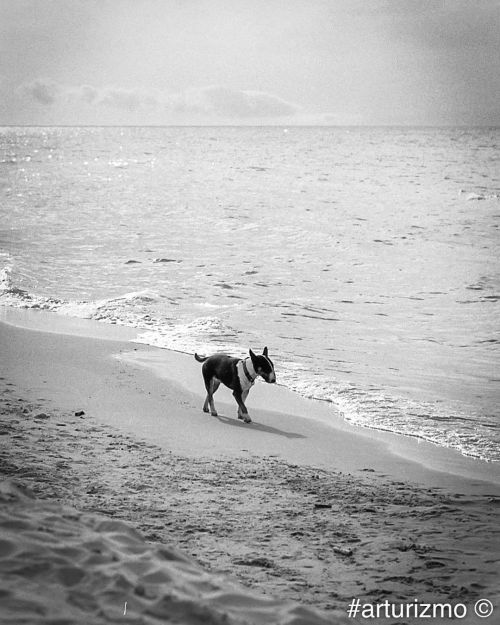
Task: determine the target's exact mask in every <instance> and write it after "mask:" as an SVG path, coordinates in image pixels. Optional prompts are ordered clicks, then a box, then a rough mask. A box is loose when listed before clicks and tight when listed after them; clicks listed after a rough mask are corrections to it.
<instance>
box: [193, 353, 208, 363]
mask: <svg viewBox="0 0 500 625" xmlns="http://www.w3.org/2000/svg"><path fill="white" fill-rule="evenodd" d="M194 357H195V358H196V360H197V361H198V362H205V360H206V359H207V358H208V356H198V354H195V355H194Z"/></svg>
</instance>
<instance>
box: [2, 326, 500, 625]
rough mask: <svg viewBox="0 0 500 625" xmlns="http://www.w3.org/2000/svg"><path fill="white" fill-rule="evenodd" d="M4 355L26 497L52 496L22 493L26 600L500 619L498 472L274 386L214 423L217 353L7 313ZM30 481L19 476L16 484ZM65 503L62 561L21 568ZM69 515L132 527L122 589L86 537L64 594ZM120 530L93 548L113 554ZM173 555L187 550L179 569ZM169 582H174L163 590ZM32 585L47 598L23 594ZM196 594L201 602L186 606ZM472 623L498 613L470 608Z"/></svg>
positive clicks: (6, 398)
mask: <svg viewBox="0 0 500 625" xmlns="http://www.w3.org/2000/svg"><path fill="white" fill-rule="evenodd" d="M28 316H29V315H28ZM38 318H39V319H41V317H38ZM56 321H57V320H56ZM71 323H72V322H71ZM84 325H85V324H84ZM100 331H101V330H99V332H100ZM118 332H119V331H118ZM0 351H1V352H2V355H3V360H2V362H1V363H0V378H1V379H0V409H1V413H2V431H1V434H2V436H0V452H1V454H0V461H1V462H0V474H1V475H2V478H3V479H4V480H7V482H4V485H5V484H7V486H5V488H7V493H11V491H12V488H14V490H16V489H18V488H19V487H21V489H22V488H24V487H26V488H28V489H30V490H31V491H32V492H33V493H34V494H35V496H36V497H37V500H35V501H34V502H33V501H32V500H31V499H30V498H29V501H26V500H24V499H23V498H22V497H21V498H20V497H18V496H17V495H15V494H14V495H12V496H11V495H10V494H9V495H8V497H7V500H6V502H7V504H8V506H6V507H5V510H6V512H5V514H6V515H7V518H6V521H5V522H6V523H7V525H6V527H7V526H9V527H11V526H12V523H14V521H15V523H14V525H15V524H16V523H17V524H19V523H20V521H19V519H24V520H23V523H24V524H25V526H22V524H21V525H19V529H20V532H19V533H18V534H19V538H16V537H15V535H14V536H13V537H11V538H9V540H10V541H11V542H9V543H8V544H7V545H5V544H4V545H3V548H4V552H3V554H4V560H3V562H4V563H5V562H6V563H7V564H6V565H4V567H3V568H2V567H1V566H0V578H1V579H2V581H3V582H5V584H4V585H5V587H6V588H8V589H9V591H8V592H11V593H12V597H11V596H10V595H9V597H11V599H12V601H13V604H12V605H13V606H14V608H13V609H14V611H15V610H17V611H18V612H19V611H22V610H23V609H26V610H28V607H26V606H27V605H28V603H29V601H31V602H33V600H34V599H33V597H36V598H37V601H39V610H42V611H44V613H46V614H49V611H50V609H52V608H51V607H50V605H51V597H52V596H53V593H54V592H57V593H59V594H60V593H61V592H62V595H61V598H60V602H61V604H60V606H61V607H60V611H59V612H58V614H57V615H58V616H61V615H62V614H64V615H66V614H67V613H68V614H70V616H71V618H74V615H75V609H76V608H75V606H74V605H73V604H72V603H71V601H72V599H71V597H73V596H74V593H77V594H78V593H79V595H78V596H84V595H85V596H88V597H91V595H92V592H94V593H95V595H96V596H95V597H94V598H93V603H92V606H93V607H92V609H94V610H96V611H97V612H98V613H99V614H100V615H102V614H106V615H107V616H106V618H108V617H109V619H110V620H106V619H104V618H103V619H102V620H99V619H97V618H94V617H90V616H89V614H87V615H86V616H87V621H85V622H96V623H101V622H102V623H107V622H111V621H112V622H116V618H118V617H119V614H120V613H121V614H122V613H123V612H120V613H118V612H117V609H118V608H117V606H119V609H120V610H121V611H123V603H124V601H129V602H130V610H131V614H133V615H134V616H136V617H137V618H143V621H138V622H144V623H148V624H149V622H150V621H149V620H148V618H149V617H148V616H147V615H148V614H150V612H148V611H150V610H151V609H152V608H151V602H152V601H153V598H152V597H153V595H154V602H156V603H155V604H154V605H155V606H156V607H155V608H154V609H155V610H159V609H160V608H159V607H158V606H159V605H160V604H161V606H162V607H161V609H162V610H163V612H162V615H163V618H165V616H168V615H170V614H172V612H171V610H174V609H175V610H181V614H182V617H180V618H181V619H182V618H184V620H185V621H186V622H193V623H195V622H198V621H196V620H195V619H194V617H193V614H197V615H199V614H201V613H202V612H200V610H205V612H203V613H204V614H208V612H206V611H207V610H209V609H210V610H215V611H216V612H217V610H222V611H223V613H224V614H225V615H226V616H224V617H220V618H221V620H220V621H219V620H217V618H219V616H217V617H215V616H214V617H213V621H210V622H214V623H217V624H218V623H219V622H220V623H221V625H222V623H229V624H230V625H232V624H233V623H234V624H235V625H236V624H239V623H250V624H255V625H261V624H262V625H264V623H272V624H273V625H278V624H281V623H283V624H285V623H286V624H287V625H289V624H290V625H312V624H313V623H316V622H317V623H325V624H326V623H332V624H333V623H344V622H347V621H346V620H345V614H346V610H347V606H348V604H349V602H350V600H352V599H353V598H355V597H360V598H361V599H362V600H363V601H364V602H367V603H377V602H382V601H384V600H389V601H394V602H406V603H408V602H409V603H411V602H413V601H414V600H415V598H418V600H419V601H421V602H424V601H426V602H437V603H443V602H451V603H452V604H456V603H463V604H464V605H467V606H469V607H470V609H471V610H472V606H473V605H474V603H475V601H476V600H478V599H479V598H487V599H489V600H491V601H492V602H493V604H494V605H495V610H500V597H499V595H498V575H499V572H500V487H498V486H497V485H495V484H494V483H493V482H488V481H485V480H484V479H483V480H480V479H478V478H477V476H474V475H469V476H468V477H464V476H460V475H457V474H454V473H450V472H444V471H437V470H435V469H431V468H429V467H428V466H425V464H423V463H422V461H420V462H416V461H413V460H409V459H406V458H404V457H402V456H401V455H400V454H399V453H396V450H397V446H395V443H394V444H392V445H391V444H390V443H389V442H388V440H389V439H390V438H391V436H389V437H388V436H386V435H385V433H374V432H372V431H367V432H366V433H364V432H361V433H360V432H359V431H355V430H357V428H354V427H353V426H349V424H346V423H345V422H342V421H341V419H340V417H339V419H338V427H333V426H332V425H331V424H330V423H328V424H325V423H324V422H323V421H322V419H323V418H324V416H325V414H331V413H330V411H328V410H327V407H325V406H321V405H315V403H314V402H311V401H310V400H303V399H301V398H298V397H296V396H294V394H292V393H290V392H288V391H286V389H283V388H281V389H280V388H274V385H273V387H271V386H266V385H264V384H262V385H257V386H256V388H255V389H254V390H253V391H252V393H253V395H251V396H250V398H249V402H248V405H249V409H250V411H251V414H252V417H253V418H254V423H253V425H251V426H250V427H249V426H247V425H245V424H242V423H241V422H239V421H238V420H237V419H236V415H235V413H236V409H235V407H234V406H233V405H232V403H229V404H226V403H225V401H224V398H223V396H222V395H221V398H220V399H219V400H218V401H217V399H216V402H217V405H218V406H219V408H220V412H221V414H222V416H220V417H219V418H214V417H211V416H209V415H206V414H205V413H203V412H202V411H201V403H202V388H201V386H202V383H201V376H200V371H199V364H198V363H196V362H195V361H194V358H192V357H191V356H188V355H186V354H180V353H177V352H168V351H167V350H160V349H157V348H151V347H149V346H144V345H141V344H134V343H130V342H129V341H116V340H103V337H99V338H88V337H85V336H74V335H71V334H70V333H67V334H61V333H56V332H54V333H50V332H46V331H41V330H40V329H38V330H32V329H31V330H28V329H26V328H19V327H15V326H14V325H9V324H6V323H4V322H0ZM168 372H170V373H171V375H170V376H169V375H167V373H168ZM159 374H160V375H159ZM196 380H197V382H195V381H196ZM181 381H182V383H181ZM196 383H197V384H198V385H199V386H194V385H195V384H196ZM191 385H193V386H191ZM261 391H262V394H261ZM230 399H231V401H232V398H230ZM276 405H277V406H278V407H280V408H281V410H282V412H278V411H275V410H274V409H275V408H276ZM306 407H307V411H308V412H307V414H308V416H307V417H304V416H301V415H303V414H304V410H306ZM316 410H320V411H321V414H320V413H319V412H318V413H316ZM311 411H314V412H315V415H314V416H315V418H311V415H310V412H311ZM322 411H326V412H322ZM82 413H83V414H82ZM353 430H354V431H353ZM374 434H375V435H374ZM394 438H401V437H394ZM410 442H414V443H415V449H416V451H417V452H419V453H420V452H421V450H422V446H421V445H418V444H417V443H416V442H415V441H410ZM429 447H431V446H430V445H429ZM426 453H427V452H426ZM424 458H425V456H424ZM465 460H467V459H465ZM465 464H466V465H467V464H468V463H467V462H466V463H465ZM472 464H476V463H472ZM484 464H486V463H484ZM486 468H488V467H486ZM12 479H13V480H14V481H15V483H18V486H16V485H15V484H14V486H13V487H12V486H9V483H10V481H11V480H12ZM9 488H10V489H11V490H9ZM16 492H17V491H16ZM47 506H48V507H47ZM60 506H70V507H71V508H70V511H69V512H68V511H67V509H66V508H60ZM65 510H66V511H65ZM49 513H50V515H51V517H50V518H52V519H56V518H60V519H61V523H59V521H58V522H57V523H55V524H54V523H53V527H51V528H50V530H49V529H46V530H44V531H45V532H46V533H47V532H49V531H50V532H52V533H51V534H50V536H51V544H53V545H54V547H53V549H54V553H52V552H51V553H49V554H48V555H46V560H45V561H44V562H45V564H44V566H45V568H44V569H43V570H42V569H39V568H37V567H36V566H32V567H26V566H24V567H21V566H20V565H19V562H18V560H15V558H16V557H18V556H16V554H17V553H19V552H20V551H19V550H21V549H22V548H24V547H21V546H20V544H18V543H17V542H16V540H20V541H23V540H24V539H23V535H24V534H23V532H24V531H25V530H26V533H27V534H26V535H27V536H28V537H29V540H28V543H29V544H31V543H30V541H31V539H32V538H33V534H34V532H36V531H40V530H39V529H37V528H39V526H43V523H42V520H43V519H46V518H47V517H46V515H47V514H49ZM89 514H91V515H93V516H92V519H94V520H92V521H87V520H86V519H87V516H86V515H89ZM68 515H69V516H68ZM96 515H97V516H96ZM13 519H14V520H13ZM96 519H98V520H96ZM69 521H71V522H73V521H74V522H75V523H76V524H77V526H78V527H80V526H82V527H83V528H84V530H85V531H87V530H86V529H85V528H87V527H88V523H91V525H92V524H93V525H92V527H95V524H96V523H97V526H98V527H101V523H104V527H106V528H109V527H110V526H109V525H106V523H109V522H111V521H112V522H113V523H117V525H114V526H113V527H114V530H112V532H111V533H112V534H113V535H112V536H111V538H110V540H111V541H112V543H113V545H114V547H113V549H115V551H114V552H113V553H114V556H113V557H115V561H114V562H115V564H114V565H113V567H114V568H113V569H112V570H108V569H106V575H107V576H108V577H107V579H108V578H109V579H111V580H113V582H112V583H113V584H114V586H113V589H114V590H113V592H112V593H111V594H110V592H108V591H106V592H102V593H101V588H100V586H99V583H98V582H96V579H97V577H96V576H98V575H100V574H101V573H102V571H101V569H100V568H99V567H98V569H95V567H94V568H93V565H92V566H90V565H89V564H88V563H89V561H91V560H92V562H93V561H94V559H95V555H92V553H91V552H90V551H89V544H95V543H93V542H92V541H90V542H89V541H88V540H87V542H85V543H84V544H81V543H78V545H77V552H78V554H79V555H78V558H80V559H79V560H78V562H79V564H78V567H79V572H78V573H77V572H75V571H74V567H75V566H76V565H75V564H74V562H73V561H71V562H70V561H68V562H66V561H65V562H66V563H65V564H64V567H63V569H64V571H66V572H67V570H68V567H70V568H71V571H72V573H71V575H70V577H71V579H72V580H74V585H73V586H71V587H68V588H67V589H65V584H64V583H63V584H62V585H61V581H60V580H61V575H63V578H64V575H65V574H64V573H59V572H57V571H59V569H58V568H57V567H58V566H60V564H58V563H59V562H60V559H61V549H63V548H66V547H64V545H65V544H66V543H65V541H67V538H65V536H67V534H65V533H64V532H66V531H71V532H74V533H75V535H76V534H78V531H79V530H78V529H77V527H76V526H73V525H72V526H71V528H72V529H71V528H69V529H68V527H66V526H64V527H62V526H61V527H60V525H61V524H64V523H66V522H69ZM9 524H10V525H9ZM78 524H80V525H78ZM16 527H17V526H16ZM44 527H45V526H44ZM58 532H59V533H58ZM137 532H139V533H140V534H137ZM72 535H73V534H72ZM9 536H10V534H9ZM43 536H46V535H45V534H44V535H42V536H41V538H42V539H43ZM108 538H109V537H108V536H107V534H106V536H104V538H103V537H102V536H99V537H98V538H96V537H95V536H94V538H93V539H92V540H99V541H104V543H105V544H106V545H108V542H107V541H108ZM117 541H118V542H117ZM49 542H50V541H49ZM104 543H103V544H104ZM37 544H38V543H37ZM99 544H101V543H99ZM117 544H119V550H118V552H116V548H117V547H116V545H117ZM165 545H167V547H165ZM66 546H67V545H66ZM36 548H37V549H38V548H39V547H38V546H37V547H36ZM75 548H76V547H75ZM103 548H104V547H103ZM107 548H108V547H106V549H107ZM51 549H52V547H51ZM127 549H130V550H131V552H130V553H128V552H127ZM156 549H160V550H161V549H163V550H165V549H166V550H167V552H168V553H169V554H170V555H169V556H168V558H169V559H170V561H172V568H168V570H167V571H166V572H165V569H164V566H165V563H164V562H163V561H162V562H160V561H159V559H158V556H157V555H155V553H156V554H157V553H158V552H157V551H155V550H156ZM134 550H136V551H135V553H142V554H143V556H141V558H142V557H143V559H144V563H143V564H141V565H140V566H139V565H138V564H131V563H130V561H129V557H132V556H131V554H132V555H133V553H134ZM178 550H180V552H179V551H178ZM11 551H13V552H14V555H12V554H11ZM36 553H38V552H37V551H36V552H35V555H33V553H29V554H25V555H24V556H23V558H24V561H25V562H26V561H27V560H28V558H31V559H32V560H36V559H37V558H38V557H39V556H38V555H36ZM44 553H45V552H44ZM162 553H163V552H162ZM172 554H174V555H172ZM0 555H1V554H0ZM19 557H20V556H19ZM110 557H111V556H110ZM9 558H10V559H9ZM58 558H59V559H58ZM133 558H135V559H137V556H133ZM168 558H167V559H168ZM186 558H187V560H186ZM12 559H14V560H12ZM70 559H71V558H70ZM193 559H194V561H193ZM160 560H161V558H160ZM16 562H17V565H16V566H17V568H16V566H14V565H15V564H16ZM176 563H178V564H176ZM189 563H192V564H189ZM0 564H1V558H0ZM108 564H109V562H108ZM108 564H106V566H108ZM153 565H154V566H153ZM99 566H100V565H99ZM103 566H104V565H103ZM78 567H77V568H78ZM130 567H133V570H132V572H133V579H131V577H130V575H131V569H130ZM141 567H142V568H141ZM155 567H156V568H155ZM190 567H191V568H190ZM200 567H201V568H200ZM159 570H161V571H163V573H162V574H161V575H160V573H158V571H159ZM188 570H189V571H190V572H189V573H188ZM185 575H188V577H189V576H190V577H189V580H191V581H190V582H189V584H191V583H192V584H194V586H189V584H188V583H187V579H185V577H184V576H185ZM124 578H125V579H127V584H126V585H125V586H124V587H122V582H121V581H120V580H123V579H124ZM152 578H154V579H156V580H158V579H161V580H162V581H161V583H156V585H154V584H153V586H154V587H153V586H151V584H152V582H151V579H152ZM20 579H21V580H22V581H21V585H22V584H23V583H26V584H28V585H29V589H30V593H31V595H30V597H29V601H28V599H26V598H25V599H22V601H21V599H19V597H17V595H15V593H17V592H18V591H17V590H15V589H17V588H19V587H20ZM64 579H65V578H64ZM145 579H146V580H147V581H144V580H145ZM193 579H194V580H195V581H194V582H193ZM54 580H55V581H54ZM196 580H198V581H196ZM202 580H203V584H202ZM231 580H235V581H231ZM110 583H111V582H110ZM51 584H52V585H51ZM234 584H236V587H235V586H234ZM238 584H239V586H238ZM88 585H90V587H91V588H93V590H92V591H90V590H89V586H88ZM241 585H243V587H242V586H241ZM188 586H189V590H186V588H187V587H188ZM179 587H182V592H183V593H184V594H183V595H182V597H184V598H183V599H182V601H183V602H184V603H182V601H181V604H182V605H181V604H178V603H176V604H175V606H173V605H172V603H171V598H172V596H176V595H175V593H176V592H177V589H178V588H179ZM202 587H203V588H205V589H206V588H207V587H208V588H212V591H210V592H208V594H203V592H201V591H200V588H202ZM61 588H62V591H61ZM96 588H97V589H98V591H97V592H96ZM193 588H197V590H193ZM228 588H231V590H227V589H228ZM243 588H244V589H246V590H244V589H243ZM63 591H64V592H63ZM65 593H66V594H65ZM85 593H87V594H85ZM151 593H152V594H151ZM155 593H156V594H155ZM165 593H166V594H165ZM186 593H187V597H188V599H189V601H187V599H186ZM221 593H222V594H221ZM59 594H58V595H57V596H58V597H59ZM150 594H151V597H150ZM215 596H217V597H218V599H217V601H216V602H215V604H214V603H213V602H214V601H215V599H214V597H215ZM14 597H17V598H16V600H15V601H14ZM166 597H169V599H168V601H167V599H166ZM221 597H224V599H221ZM228 597H231V599H230V600H229V599H228ZM262 597H265V599H262ZM273 597H275V598H276V599H272V598H273ZM23 601H24V602H25V603H23ZM89 601H90V599H89ZM221 601H222V604H221ZM96 602H97V603H96ZM110 602H111V603H110ZM217 602H218V603H217ZM298 603H300V604H302V606H304V607H299V608H298V607H297V604H298ZM57 605H59V604H57ZM16 606H17V607H16ZM23 606H24V607H23ZM179 606H180V607H179ZM221 606H222V607H221ZM293 606H295V607H293ZM80 608H81V609H84V608H82V606H81V602H80V604H79V608H78V609H80ZM54 609H55V608H54ZM85 609H87V608H85ZM89 609H90V608H89ZM316 609H318V610H320V612H318V613H317V615H316V612H315V611H314V610H316ZM65 610H66V612H65ZM169 610H170V611H169ZM182 610H185V613H184V612H182ZM68 611H69V612H68ZM97 612H96V613H97ZM216 612H213V614H215V613H216ZM158 613H159V612H157V614H158ZM174 613H175V614H176V615H177V616H178V617H179V614H180V613H179V612H174ZM210 614H212V612H210ZM322 614H323V615H326V616H321V615H322ZM217 615H220V612H217ZM71 618H68V621H67V622H70V623H73V622H75V623H80V622H82V621H78V620H76V618H74V620H71ZM89 618H90V621H89V620H88V619H89ZM190 618H192V620H189V619H190ZM224 618H227V619H228V620H226V621H225V620H224ZM113 619H115V620H114V621H113ZM21 622H37V621H36V619H34V618H32V617H31V616H30V617H27V618H26V620H25V621H21ZM151 622H153V621H151ZM154 622H156V621H154ZM372 622H376V621H373V620H372ZM381 622H384V623H388V624H389V625H391V620H390V619H383V621H381ZM394 622H396V621H394ZM406 622H408V623H412V622H413V621H411V620H408V621H405V623H406ZM415 622H416V621H415ZM441 622H446V621H444V620H443V621H441ZM468 622H470V623H476V622H477V623H479V622H484V620H477V619H476V620H474V618H473V616H472V615H470V618H469V617H468Z"/></svg>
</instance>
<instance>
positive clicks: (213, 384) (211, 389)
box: [203, 378, 220, 417]
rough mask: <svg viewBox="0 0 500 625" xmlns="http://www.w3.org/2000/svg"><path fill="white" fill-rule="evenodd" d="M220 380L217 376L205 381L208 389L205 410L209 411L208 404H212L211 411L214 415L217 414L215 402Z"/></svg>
mask: <svg viewBox="0 0 500 625" xmlns="http://www.w3.org/2000/svg"><path fill="white" fill-rule="evenodd" d="M219 385H220V380H218V379H217V378H211V379H210V380H209V381H205V386H206V389H207V398H206V399H205V403H204V404H203V412H208V406H210V413H211V415H212V417H216V416H217V410H216V409H215V404H214V393H215V391H216V390H217V389H218V388H219Z"/></svg>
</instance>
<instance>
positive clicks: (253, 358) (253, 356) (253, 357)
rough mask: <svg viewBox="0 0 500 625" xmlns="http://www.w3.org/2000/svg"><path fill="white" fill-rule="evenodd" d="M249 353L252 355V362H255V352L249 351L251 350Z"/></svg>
mask: <svg viewBox="0 0 500 625" xmlns="http://www.w3.org/2000/svg"><path fill="white" fill-rule="evenodd" d="M248 353H249V354H250V358H251V359H252V360H255V358H256V355H255V354H254V353H253V351H252V350H251V349H249V350H248Z"/></svg>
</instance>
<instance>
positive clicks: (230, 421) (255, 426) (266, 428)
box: [214, 414, 307, 438]
mask: <svg viewBox="0 0 500 625" xmlns="http://www.w3.org/2000/svg"><path fill="white" fill-rule="evenodd" d="M214 419H218V420H219V421H220V422H221V423H224V424H225V425H232V426H233V427H238V428H245V429H248V428H251V429H252V430H258V431H259V432H265V433H266V434H275V435H276V436H284V437H285V438H307V436H304V435H303V434H297V433H296V432H285V430H280V429H278V428H273V427H272V426H270V425H263V424H262V423H256V422H255V421H252V422H251V423H244V422H243V421H240V420H239V419H235V418H234V417H225V416H224V415H221V414H219V415H217V416H216V417H214Z"/></svg>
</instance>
